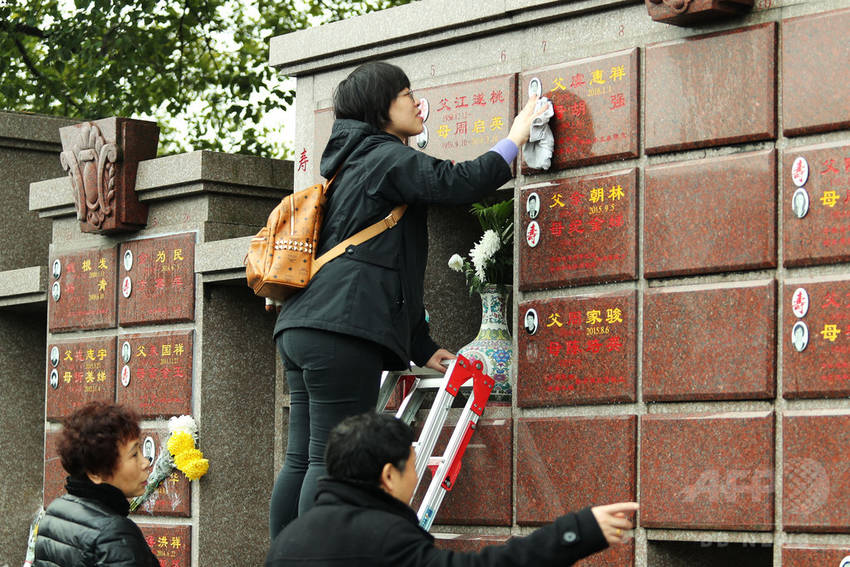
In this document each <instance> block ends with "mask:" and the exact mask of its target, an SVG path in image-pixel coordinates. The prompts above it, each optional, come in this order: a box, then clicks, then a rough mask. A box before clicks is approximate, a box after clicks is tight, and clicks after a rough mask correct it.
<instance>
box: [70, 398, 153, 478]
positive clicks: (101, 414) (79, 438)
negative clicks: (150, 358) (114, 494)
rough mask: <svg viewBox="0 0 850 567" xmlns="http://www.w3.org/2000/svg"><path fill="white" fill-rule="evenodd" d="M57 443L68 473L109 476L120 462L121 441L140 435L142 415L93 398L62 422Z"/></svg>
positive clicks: (76, 475) (77, 475)
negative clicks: (140, 418)
mask: <svg viewBox="0 0 850 567" xmlns="http://www.w3.org/2000/svg"><path fill="white" fill-rule="evenodd" d="M62 426H63V427H62V435H61V437H60V438H59V443H58V444H57V447H56V449H57V452H58V453H59V459H60V460H61V461H62V467H64V469H65V470H66V471H67V472H68V474H69V475H71V476H75V477H81V476H84V475H85V474H86V473H92V474H97V475H101V476H110V475H112V473H113V472H114V471H115V468H116V466H117V464H118V457H119V455H118V445H119V444H120V443H126V442H127V441H131V440H133V439H138V438H139V436H140V435H141V428H140V427H139V416H138V415H137V414H136V412H134V411H133V410H131V409H129V408H126V407H124V406H120V405H117V404H110V403H106V402H90V403H88V404H86V405H85V406H83V407H81V408H80V409H78V410H77V411H75V412H74V413H72V414H71V415H69V416H68V417H67V418H65V421H63V422H62Z"/></svg>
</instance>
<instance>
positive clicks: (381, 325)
mask: <svg viewBox="0 0 850 567" xmlns="http://www.w3.org/2000/svg"><path fill="white" fill-rule="evenodd" d="M340 167H341V168H342V169H340ZM338 170H339V173H338V175H337V178H336V180H335V181H334V183H333V184H332V185H331V191H330V193H331V194H330V198H329V201H328V206H327V209H326V212H325V220H324V222H323V225H322V230H321V234H320V236H319V248H318V252H317V256H318V255H320V254H322V253H324V252H326V251H327V250H329V249H331V248H332V247H333V246H335V245H336V244H338V243H339V242H341V241H342V240H345V239H346V238H348V237H349V236H352V235H353V234H355V233H357V232H358V231H360V230H362V229H364V228H366V227H367V226H369V225H371V224H373V223H375V222H377V221H379V220H381V219H382V218H384V217H385V216H387V215H388V214H389V213H390V211H391V210H392V209H393V208H395V207H396V206H397V205H400V204H407V205H408V208H407V212H406V213H405V214H404V217H402V219H401V222H400V223H399V224H398V225H397V226H395V227H394V228H392V229H390V230H387V231H385V232H383V233H382V234H380V235H378V236H377V237H375V238H373V239H371V240H369V241H367V242H364V243H363V244H361V245H359V246H351V247H349V248H348V249H347V250H346V252H345V253H344V254H342V255H341V256H339V257H337V258H335V259H334V260H331V261H330V262H329V263H327V264H326V265H325V266H324V267H323V268H322V269H321V270H319V272H318V273H317V274H316V275H315V276H314V277H313V279H312V280H311V281H310V283H309V284H308V286H307V287H306V288H305V289H304V290H303V291H300V292H298V293H297V294H295V295H293V296H292V297H291V298H290V299H288V300H287V301H286V302H285V303H284V306H283V309H282V310H281V313H280V316H279V317H278V320H277V325H276V326H275V330H274V333H275V335H277V334H279V333H280V332H281V331H283V330H284V329H290V328H296V327H307V328H311V329H323V330H326V331H333V332H337V333H343V334H346V335H354V336H357V337H361V338H364V339H368V340H371V341H373V342H375V343H378V344H379V345H382V346H383V347H385V351H386V353H387V354H386V356H385V368H386V369H387V370H400V369H404V368H407V367H408V363H409V361H411V360H412V361H413V362H414V363H416V364H417V365H424V364H425V362H427V361H428V359H429V358H430V357H431V355H432V354H434V352H435V351H436V350H437V348H438V346H437V344H436V343H434V341H433V340H432V339H431V337H430V336H429V334H428V325H427V324H426V322H425V309H424V306H423V295H424V280H425V264H426V262H427V259H428V217H427V214H428V205H429V204H430V203H435V204H446V205H461V204H469V203H473V202H475V201H478V200H480V199H481V198H482V197H484V196H486V195H488V194H490V193H493V192H494V191H495V190H496V189H498V188H499V187H500V186H501V185H503V184H504V183H505V182H506V181H508V180H509V179H510V178H511V170H510V167H508V165H507V163H505V160H504V159H503V158H502V157H501V156H500V155H499V154H497V153H495V152H486V153H485V154H484V155H482V156H480V157H478V158H476V159H474V160H470V161H466V162H462V163H457V164H454V163H452V162H451V161H449V160H439V159H436V158H433V157H431V156H428V155H426V154H424V153H422V152H420V151H418V150H415V149H413V148H411V147H409V146H407V145H405V144H403V143H402V142H401V140H399V139H398V138H397V137H395V136H393V135H391V134H387V133H386V132H382V131H380V130H377V129H375V128H373V127H372V126H370V125H368V124H366V123H364V122H359V121H356V120H336V121H335V122H334V125H333V131H332V133H331V138H330V140H329V141H328V145H327V147H326V148H325V151H324V154H323V155H322V161H321V173H322V175H323V176H324V177H325V178H327V179H330V178H331V177H332V176H333V175H334V173H336V172H337V171H338Z"/></svg>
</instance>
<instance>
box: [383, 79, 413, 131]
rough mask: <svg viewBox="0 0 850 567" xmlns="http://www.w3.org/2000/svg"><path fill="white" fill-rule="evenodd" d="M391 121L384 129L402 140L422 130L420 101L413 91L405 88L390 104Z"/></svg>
mask: <svg viewBox="0 0 850 567" xmlns="http://www.w3.org/2000/svg"><path fill="white" fill-rule="evenodd" d="M389 116H390V123H389V124H387V125H386V127H384V131H385V132H388V133H390V134H393V135H394V136H398V138H399V139H401V141H402V142H405V141H407V138H409V137H410V136H416V135H418V134H419V133H420V132H422V117H421V116H420V115H419V101H418V100H417V99H416V98H415V97H414V96H413V91H411V90H410V89H409V88H408V89H403V90H402V91H401V92H400V93H398V96H397V97H395V98H394V99H393V101H392V103H391V104H390V110H389Z"/></svg>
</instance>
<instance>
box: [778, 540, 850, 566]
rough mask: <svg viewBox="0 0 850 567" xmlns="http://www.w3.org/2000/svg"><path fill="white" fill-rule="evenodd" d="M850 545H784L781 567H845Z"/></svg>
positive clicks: (849, 555)
mask: <svg viewBox="0 0 850 567" xmlns="http://www.w3.org/2000/svg"><path fill="white" fill-rule="evenodd" d="M847 557H850V545H828V544H814V543H811V544H807V543H786V544H785V545H783V546H782V567H824V566H827V567H846V564H845V563H843V560H844V559H846V558H847Z"/></svg>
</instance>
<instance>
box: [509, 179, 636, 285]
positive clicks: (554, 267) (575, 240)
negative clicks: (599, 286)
mask: <svg viewBox="0 0 850 567" xmlns="http://www.w3.org/2000/svg"><path fill="white" fill-rule="evenodd" d="M518 207H519V209H520V218H521V219H522V226H523V230H524V231H525V242H523V243H521V244H520V245H519V260H520V262H519V264H520V266H519V288H520V289H521V290H523V291H526V290H531V289H546V288H558V287H563V286H567V285H576V284H581V283H590V282H599V281H605V282H610V281H622V280H630V279H635V277H636V274H637V238H636V234H637V169H631V170H628V171H621V172H614V173H608V174H605V175H591V176H586V177H574V178H570V179H559V180H556V181H551V182H546V183H539V184H534V185H530V186H527V187H525V188H523V189H522V190H521V191H520V202H519V204H518Z"/></svg>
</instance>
